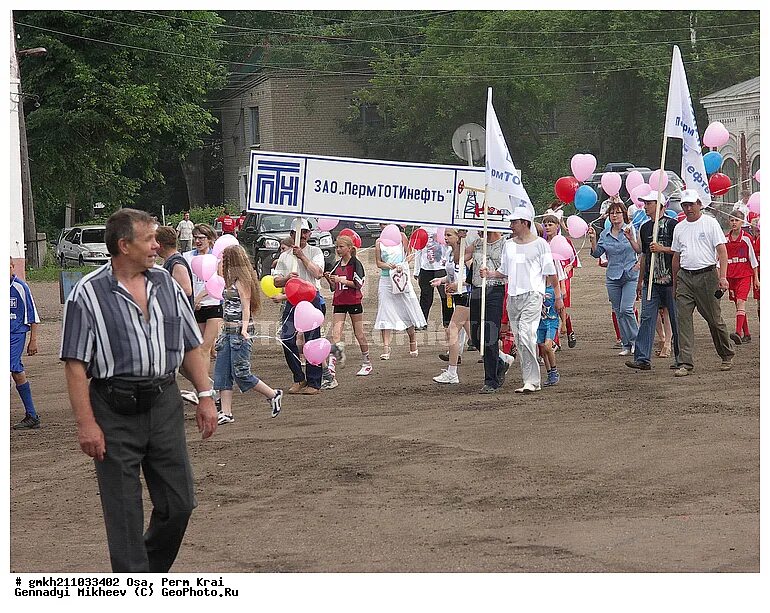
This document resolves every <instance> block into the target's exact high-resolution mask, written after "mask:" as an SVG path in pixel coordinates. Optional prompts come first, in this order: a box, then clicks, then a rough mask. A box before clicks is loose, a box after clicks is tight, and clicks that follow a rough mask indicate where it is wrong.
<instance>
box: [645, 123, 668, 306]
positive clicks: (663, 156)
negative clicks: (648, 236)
mask: <svg viewBox="0 0 770 613" xmlns="http://www.w3.org/2000/svg"><path fill="white" fill-rule="evenodd" d="M665 132H666V131H665V129H664V130H663V150H662V152H661V154H660V171H659V173H658V205H657V206H656V207H655V218H654V220H653V222H652V242H653V243H657V242H658V221H659V220H660V199H661V196H662V194H661V193H660V192H661V190H662V189H663V173H664V172H665V170H663V166H664V164H665V163H666V145H668V136H667V135H666V134H665ZM656 255H658V254H657V253H655V252H654V251H653V252H652V254H651V256H650V270H649V271H648V273H649V274H648V276H647V300H651V299H652V273H653V271H654V270H655V256H656Z"/></svg>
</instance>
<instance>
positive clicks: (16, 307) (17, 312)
mask: <svg viewBox="0 0 770 613" xmlns="http://www.w3.org/2000/svg"><path fill="white" fill-rule="evenodd" d="M39 323H40V316H39V315H38V314H37V307H36V306H35V300H34V298H32V292H31V291H29V285H27V284H26V283H25V282H24V281H22V280H21V279H19V278H18V277H17V276H16V275H11V334H26V333H27V332H29V329H30V328H29V327H30V324H39Z"/></svg>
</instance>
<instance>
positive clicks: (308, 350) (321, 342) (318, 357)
mask: <svg viewBox="0 0 770 613" xmlns="http://www.w3.org/2000/svg"><path fill="white" fill-rule="evenodd" d="M331 348H332V344H331V343H330V342H329V341H328V340H327V339H325V338H316V339H313V340H312V341H308V342H306V343H305V345H304V346H303V347H302V353H303V355H304V356H305V359H306V360H307V361H308V362H310V363H311V364H313V365H315V366H320V365H321V364H323V361H324V360H325V359H326V358H327V357H329V352H330V351H331Z"/></svg>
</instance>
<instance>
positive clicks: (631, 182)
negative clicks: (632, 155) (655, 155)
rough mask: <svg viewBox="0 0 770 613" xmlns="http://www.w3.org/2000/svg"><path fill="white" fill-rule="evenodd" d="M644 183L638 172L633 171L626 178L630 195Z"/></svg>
mask: <svg viewBox="0 0 770 613" xmlns="http://www.w3.org/2000/svg"><path fill="white" fill-rule="evenodd" d="M642 183H644V177H643V176H642V173H641V172H639V171H638V170H632V171H631V172H629V173H628V175H627V176H626V191H627V192H628V193H629V194H630V193H631V191H632V190H633V189H634V188H635V187H638V186H639V185H641V184H642Z"/></svg>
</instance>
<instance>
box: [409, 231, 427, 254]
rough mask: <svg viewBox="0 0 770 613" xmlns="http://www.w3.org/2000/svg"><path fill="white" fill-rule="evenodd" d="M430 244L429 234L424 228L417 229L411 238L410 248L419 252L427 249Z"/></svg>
mask: <svg viewBox="0 0 770 613" xmlns="http://www.w3.org/2000/svg"><path fill="white" fill-rule="evenodd" d="M427 244H428V233H427V232H426V231H425V230H424V229H423V228H417V229H416V230H415V231H414V232H412V236H410V237H409V246H410V247H411V248H412V249H414V250H416V251H419V250H420V249H425V245H427Z"/></svg>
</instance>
